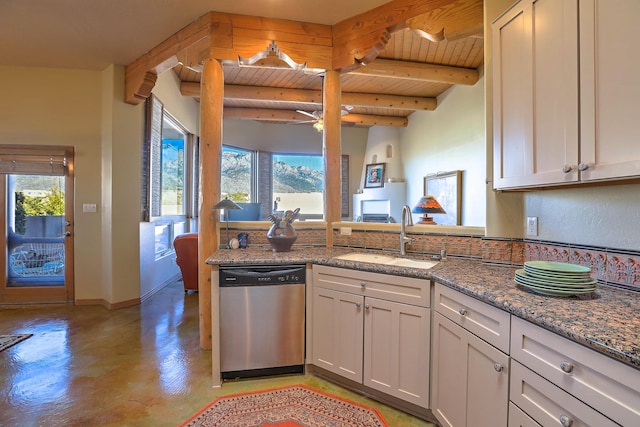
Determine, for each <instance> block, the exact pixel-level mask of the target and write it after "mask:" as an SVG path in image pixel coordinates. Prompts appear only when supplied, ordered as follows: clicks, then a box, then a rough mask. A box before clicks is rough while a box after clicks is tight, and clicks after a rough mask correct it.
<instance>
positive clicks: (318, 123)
mask: <svg viewBox="0 0 640 427" xmlns="http://www.w3.org/2000/svg"><path fill="white" fill-rule="evenodd" d="M352 108H353V106H351V105H345V106H344V108H343V109H342V110H340V115H341V116H346V115H347V114H349V111H351V109H352ZM296 112H297V113H300V114H304V115H305V116H308V117H310V118H311V119H312V120H306V121H304V122H298V123H313V128H314V129H315V130H317V131H318V132H322V131H323V130H324V120H323V118H322V111H319V110H318V111H311V112H309V111H303V110H296Z"/></svg>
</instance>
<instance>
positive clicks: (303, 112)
mask: <svg viewBox="0 0 640 427" xmlns="http://www.w3.org/2000/svg"><path fill="white" fill-rule="evenodd" d="M296 113H300V114H304V115H305V116H309V117H311V118H312V119H315V120H317V119H318V118H317V117H316V116H315V114H312V113H308V112H306V111H302V110H296ZM314 113H315V111H314Z"/></svg>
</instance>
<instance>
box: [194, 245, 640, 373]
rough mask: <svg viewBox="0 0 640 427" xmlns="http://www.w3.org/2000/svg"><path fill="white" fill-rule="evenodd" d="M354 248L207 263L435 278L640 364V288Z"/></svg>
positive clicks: (220, 257) (243, 255)
mask: <svg viewBox="0 0 640 427" xmlns="http://www.w3.org/2000/svg"><path fill="white" fill-rule="evenodd" d="M352 252H354V250H353V249H348V248H325V247H304V246H294V247H293V249H292V250H291V251H289V252H281V253H274V252H272V251H271V249H270V248H264V247H257V248H247V249H242V250H219V251H217V252H216V253H214V254H213V255H212V256H211V257H209V258H208V259H207V263H208V264H211V265H242V264H287V263H311V264H321V265H329V266H333V267H343V268H351V269H358V270H363V271H371V272H376V273H385V274H392V275H401V276H408V277H417V278H424V279H433V280H435V281H437V282H439V283H442V284H443V285H445V286H448V287H451V288H453V289H455V290H457V291H460V292H462V293H465V294H467V295H470V296H473V297H475V298H477V299H479V300H481V301H483V302H485V303H487V304H491V305H493V306H495V307H498V308H500V309H502V310H505V311H507V312H509V313H511V314H513V315H515V316H517V317H520V318H523V319H525V320H528V321H530V322H532V323H534V324H536V325H538V326H541V327H543V328H545V329H548V330H550V331H553V332H555V333H558V334H559V335H562V336H564V337H567V338H569V339H571V340H573V341H576V342H579V343H581V344H583V345H585V346H587V347H589V348H592V349H594V350H596V351H598V352H600V353H604V354H606V355H608V356H610V357H612V358H614V359H617V360H620V361H622V362H624V363H626V364H629V365H631V366H634V367H635V368H638V369H640V294H638V293H637V292H632V291H626V290H622V289H616V288H612V287H609V286H605V285H598V287H597V289H596V291H595V292H594V293H592V294H588V295H587V296H573V297H551V296H544V295H538V294H536V293H533V292H532V291H529V290H527V289H525V288H523V287H521V286H520V285H517V284H516V283H515V282H514V276H515V271H516V269H518V268H521V267H519V266H512V265H496V264H489V263H485V262H482V261H481V260H478V259H464V258H453V257H448V258H447V259H445V260H443V261H441V262H440V263H439V264H438V265H436V266H435V267H433V268H431V269H428V270H426V269H419V268H408V267H398V266H390V265H385V264H372V263H366V262H354V261H348V260H340V259H335V258H334V257H336V256H339V255H343V254H347V253H352ZM358 252H364V251H360V250H358ZM377 253H384V254H385V255H387V254H388V253H386V252H380V251H378V252H377ZM390 255H393V256H397V254H394V253H391V254H390Z"/></svg>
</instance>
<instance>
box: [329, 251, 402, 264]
mask: <svg viewBox="0 0 640 427" xmlns="http://www.w3.org/2000/svg"><path fill="white" fill-rule="evenodd" d="M336 258H337V259H344V260H347V261H360V262H372V263H374V264H389V263H390V262H392V261H393V260H394V259H395V258H394V257H392V256H384V255H377V254H360V253H353V254H346V255H340V256H337V257H336Z"/></svg>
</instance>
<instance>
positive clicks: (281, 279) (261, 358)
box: [219, 264, 306, 379]
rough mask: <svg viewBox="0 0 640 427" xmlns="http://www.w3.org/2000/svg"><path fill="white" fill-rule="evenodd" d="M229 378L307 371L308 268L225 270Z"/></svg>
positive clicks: (223, 348) (223, 333)
mask: <svg viewBox="0 0 640 427" xmlns="http://www.w3.org/2000/svg"><path fill="white" fill-rule="evenodd" d="M219 277H220V365H221V372H222V378H223V379H233V378H246V377H255V376H264V375H274V374H284V373H302V372H304V351H305V348H304V347H305V340H304V336H305V331H304V330H305V327H304V325H305V321H304V312H305V278H306V267H305V265H304V264H303V265H251V266H232V267H226V266H221V267H220V275H219Z"/></svg>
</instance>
